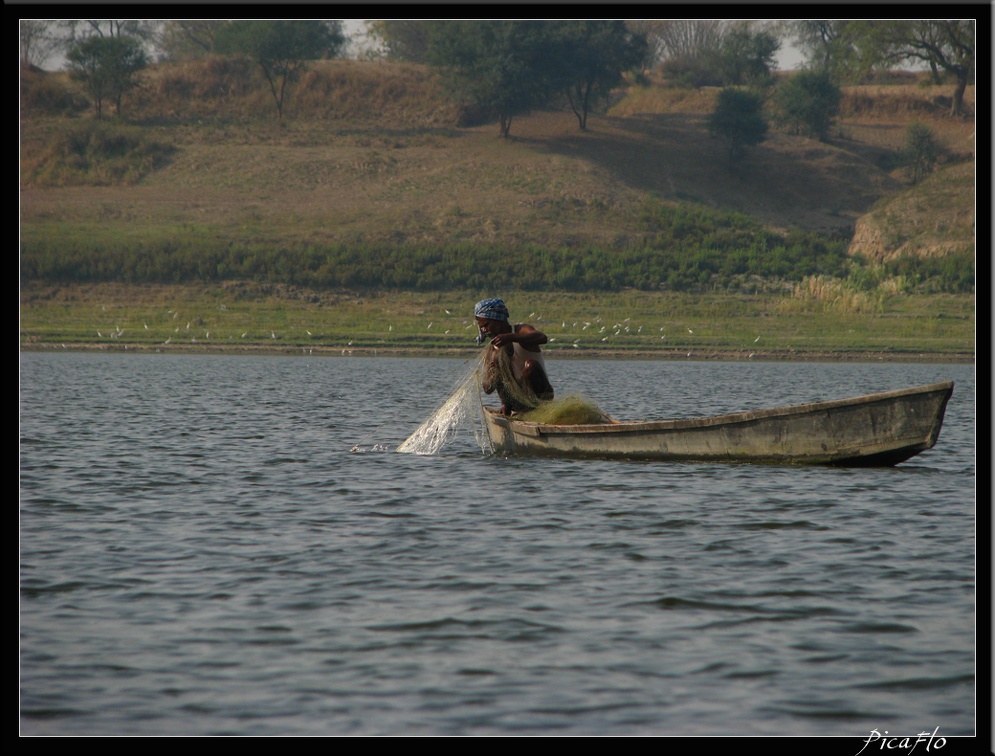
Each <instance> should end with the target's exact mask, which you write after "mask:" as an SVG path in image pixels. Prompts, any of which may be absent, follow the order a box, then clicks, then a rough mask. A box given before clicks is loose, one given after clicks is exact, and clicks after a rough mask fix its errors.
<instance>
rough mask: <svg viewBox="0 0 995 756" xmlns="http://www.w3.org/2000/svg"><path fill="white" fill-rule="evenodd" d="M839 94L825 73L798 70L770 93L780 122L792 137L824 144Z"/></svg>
mask: <svg viewBox="0 0 995 756" xmlns="http://www.w3.org/2000/svg"><path fill="white" fill-rule="evenodd" d="M842 98H843V93H842V92H841V91H840V88H839V87H837V86H836V85H835V84H833V82H832V79H831V78H830V76H829V74H828V73H826V72H820V71H800V72H799V73H796V74H795V75H793V76H791V77H790V78H789V79H787V80H786V81H785V82H784V83H782V84H780V85H779V86H778V87H777V89H776V90H775V91H774V95H773V101H774V108H775V109H776V110H777V112H778V115H779V117H780V120H781V122H782V123H783V124H784V125H785V126H787V127H788V128H789V129H791V130H793V131H794V132H795V133H796V134H805V135H807V136H812V137H815V138H816V139H819V140H821V141H825V140H826V139H827V138H828V137H829V129H830V127H831V126H832V123H833V118H834V117H835V116H836V114H837V113H838V112H839V106H840V100H842Z"/></svg>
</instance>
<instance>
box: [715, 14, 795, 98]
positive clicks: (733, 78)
mask: <svg viewBox="0 0 995 756" xmlns="http://www.w3.org/2000/svg"><path fill="white" fill-rule="evenodd" d="M780 48H781V42H780V40H778V39H777V37H775V36H774V35H773V34H771V33H770V32H768V31H764V30H763V29H754V28H752V26H751V25H750V24H748V23H743V24H738V25H735V26H733V27H732V28H731V29H730V30H729V31H728V32H727V33H726V34H725V35H724V36H723V38H722V41H721V43H720V44H719V48H718V50H717V51H716V54H715V67H716V69H717V71H718V73H719V74H720V76H721V77H722V83H723V84H724V85H725V86H741V85H749V86H754V87H757V86H759V87H765V86H768V85H769V84H770V83H771V82H772V80H773V74H772V73H771V72H772V71H773V69H774V63H775V61H776V58H777V51H778V50H779V49H780Z"/></svg>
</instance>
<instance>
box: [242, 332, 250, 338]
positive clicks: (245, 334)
mask: <svg viewBox="0 0 995 756" xmlns="http://www.w3.org/2000/svg"><path fill="white" fill-rule="evenodd" d="M248 335H249V332H248V331H246V332H245V333H243V334H242V338H243V339H244V338H245V337H246V336H248Z"/></svg>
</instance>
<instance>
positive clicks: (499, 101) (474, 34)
mask: <svg viewBox="0 0 995 756" xmlns="http://www.w3.org/2000/svg"><path fill="white" fill-rule="evenodd" d="M550 31H551V25H550V24H549V23H547V22H544V21H442V22H438V23H433V24H432V25H431V27H430V40H429V60H430V61H431V63H432V64H433V65H435V66H437V67H439V68H440V69H441V70H442V72H443V80H444V81H445V83H446V85H447V87H448V89H449V91H450V94H451V95H452V96H453V97H454V98H455V99H456V100H457V101H459V102H460V103H461V105H463V106H470V107H474V108H477V109H479V110H483V111H485V112H487V111H489V112H493V113H495V114H496V115H497V116H498V119H499V121H500V131H501V136H502V137H504V138H507V137H508V136H509V134H510V131H511V122H512V119H513V118H514V117H515V116H517V115H521V114H524V113H527V112H529V111H530V110H532V108H534V107H537V106H539V105H542V104H544V103H545V102H546V101H547V100H548V98H549V96H550V92H552V91H554V90H555V89H556V88H557V84H558V83H559V81H558V79H557V72H558V71H559V70H560V68H561V66H560V65H559V63H558V60H557V52H556V51H557V47H558V46H557V45H556V44H555V41H554V40H553V38H552V36H551V33H550Z"/></svg>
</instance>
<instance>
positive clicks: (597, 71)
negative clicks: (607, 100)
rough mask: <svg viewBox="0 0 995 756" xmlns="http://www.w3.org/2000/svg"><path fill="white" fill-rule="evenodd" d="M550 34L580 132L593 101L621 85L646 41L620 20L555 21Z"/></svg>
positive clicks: (638, 58)
mask: <svg viewBox="0 0 995 756" xmlns="http://www.w3.org/2000/svg"><path fill="white" fill-rule="evenodd" d="M551 23H552V25H553V26H552V29H551V31H552V33H553V35H554V37H555V39H556V40H557V42H558V45H559V50H560V54H559V57H560V61H559V62H560V66H561V69H560V74H559V75H560V77H561V79H562V82H563V85H564V88H565V90H566V93H567V98H568V99H569V101H570V107H571V109H572V110H573V112H574V115H576V116H577V122H578V124H579V126H580V130H581V131H586V130H587V115H588V113H589V112H590V109H591V107H592V105H593V104H594V102H595V101H596V100H597V99H600V98H603V97H605V96H607V94H608V92H609V91H611V89H612V88H613V87H616V86H618V85H619V84H620V83H621V82H622V74H623V73H624V72H625V71H628V70H630V69H631V68H632V67H633V66H636V65H637V64H639V62H640V61H641V60H642V59H643V58H644V56H645V54H646V39H645V37H642V36H641V35H638V34H634V33H632V32H631V31H629V30H628V29H627V28H626V25H625V22H624V21H591V20H585V21H555V22H551Z"/></svg>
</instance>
